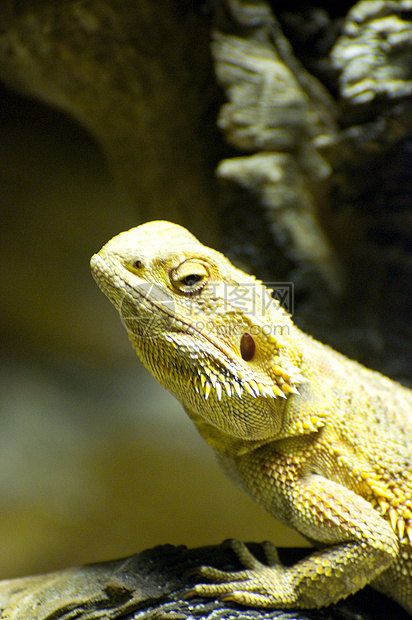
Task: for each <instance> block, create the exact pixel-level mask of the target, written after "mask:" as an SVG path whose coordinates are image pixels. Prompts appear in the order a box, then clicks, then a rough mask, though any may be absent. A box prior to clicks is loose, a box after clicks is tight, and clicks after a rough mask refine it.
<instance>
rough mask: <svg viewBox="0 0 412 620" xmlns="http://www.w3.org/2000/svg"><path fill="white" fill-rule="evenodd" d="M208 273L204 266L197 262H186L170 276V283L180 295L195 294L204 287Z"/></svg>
mask: <svg viewBox="0 0 412 620" xmlns="http://www.w3.org/2000/svg"><path fill="white" fill-rule="evenodd" d="M209 276H210V274H209V271H208V269H207V268H206V266H205V264H204V263H202V262H200V261H197V260H186V261H184V262H183V263H181V264H180V265H179V266H178V267H176V269H173V271H172V272H171V274H170V281H171V283H172V285H173V286H174V288H176V289H177V290H178V291H181V292H182V293H188V294H193V293H197V292H199V291H201V290H202V288H204V286H206V284H207V282H208V279H209Z"/></svg>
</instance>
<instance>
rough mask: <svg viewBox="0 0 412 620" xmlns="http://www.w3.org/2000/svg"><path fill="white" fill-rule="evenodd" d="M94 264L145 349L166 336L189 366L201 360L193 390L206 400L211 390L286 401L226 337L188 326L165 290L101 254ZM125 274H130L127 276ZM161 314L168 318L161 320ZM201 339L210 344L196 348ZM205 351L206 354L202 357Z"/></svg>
mask: <svg viewBox="0 0 412 620" xmlns="http://www.w3.org/2000/svg"><path fill="white" fill-rule="evenodd" d="M90 265H91V270H92V274H93V277H94V279H95V280H96V282H97V284H98V286H99V288H100V289H101V290H102V292H103V293H104V294H105V295H106V296H107V297H108V298H109V299H110V300H111V301H112V303H113V304H114V305H115V306H116V308H117V309H118V311H119V313H120V316H121V319H122V322H123V323H124V325H125V327H126V329H127V331H129V332H130V333H132V334H133V336H134V338H135V339H137V340H139V341H141V343H142V344H143V345H144V340H147V341H149V340H151V341H153V339H155V338H156V337H159V336H161V337H162V338H163V339H165V340H166V341H167V342H168V343H169V345H170V346H171V347H172V348H173V349H174V350H175V355H176V356H178V357H179V358H181V359H182V360H186V362H187V360H188V359H189V360H190V359H192V360H193V362H194V361H195V360H197V363H198V364H199V367H200V369H198V371H199V377H200V378H199V381H194V387H195V389H196V391H197V392H198V393H201V394H202V395H203V396H204V398H205V399H207V398H208V397H209V395H210V393H211V392H212V391H213V392H214V393H215V394H216V395H217V398H218V400H220V399H221V397H222V395H223V393H227V395H228V396H232V395H235V394H236V395H237V396H239V397H240V396H241V394H242V392H243V391H246V392H247V393H248V394H249V395H250V396H252V397H254V398H257V397H258V396H264V397H269V398H277V397H278V396H282V397H285V396H284V395H283V394H279V390H277V391H275V389H274V386H273V383H272V382H270V381H268V380H267V378H266V377H265V376H264V374H261V376H260V377H259V376H258V375H260V373H257V369H256V368H254V369H253V370H252V369H251V368H250V366H249V365H248V363H245V362H243V361H242V360H241V359H239V356H238V355H237V356H236V355H235V353H234V351H233V350H232V348H231V347H230V346H229V345H226V344H225V343H224V342H222V338H221V337H220V341H219V342H218V343H217V342H216V340H217V338H213V337H212V331H211V332H210V333H208V332H207V330H205V329H203V330H202V329H200V328H199V327H198V326H197V324H196V321H192V322H188V320H187V317H184V316H182V314H181V313H178V312H177V311H176V304H175V301H174V298H173V296H172V294H170V293H169V292H168V290H167V289H166V288H165V287H164V286H161V285H158V284H156V283H149V282H147V281H145V280H143V279H141V278H139V277H138V276H137V275H136V274H133V273H131V272H130V271H129V270H128V269H127V267H125V266H124V265H123V264H122V263H121V261H116V260H113V259H111V257H106V256H105V257H103V256H102V255H101V254H95V255H94V256H92V258H91V261H90ZM123 272H125V275H122V274H123ZM131 276H133V278H134V279H135V282H133V283H131V282H130V279H131ZM136 306H141V308H142V311H143V309H145V311H144V315H145V317H144V318H143V319H142V316H139V311H138V310H137V311H136ZM150 308H152V311H150ZM133 310H134V312H133ZM142 315H143V312H142ZM159 316H160V317H163V320H162V319H160V321H159ZM142 326H143V327H142ZM137 328H139V329H137ZM196 340H198V342H200V343H201V342H202V341H203V342H205V343H206V342H207V343H208V346H202V345H201V344H197V345H196V346H195V347H194V346H193V342H194V341H196ZM142 341H143V342H142ZM206 350H207V356H206V355H205V354H204V353H203V352H204V351H206ZM256 378H257V379H258V380H256ZM259 379H260V380H259Z"/></svg>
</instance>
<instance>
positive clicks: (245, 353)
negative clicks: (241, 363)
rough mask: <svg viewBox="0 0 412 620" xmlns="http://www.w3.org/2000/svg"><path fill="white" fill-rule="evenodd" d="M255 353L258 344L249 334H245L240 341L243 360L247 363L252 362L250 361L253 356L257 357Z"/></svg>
mask: <svg viewBox="0 0 412 620" xmlns="http://www.w3.org/2000/svg"><path fill="white" fill-rule="evenodd" d="M255 351H256V344H255V341H254V339H253V338H252V336H251V335H250V334H248V333H246V334H243V336H242V338H241V339H240V354H241V356H242V359H244V360H245V362H250V360H252V359H253V356H254V355H255Z"/></svg>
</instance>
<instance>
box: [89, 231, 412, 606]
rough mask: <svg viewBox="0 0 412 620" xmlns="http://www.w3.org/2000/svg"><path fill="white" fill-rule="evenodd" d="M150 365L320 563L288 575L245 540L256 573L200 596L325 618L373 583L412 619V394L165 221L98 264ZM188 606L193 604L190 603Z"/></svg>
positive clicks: (214, 575) (98, 274)
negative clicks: (299, 321) (316, 611)
mask: <svg viewBox="0 0 412 620" xmlns="http://www.w3.org/2000/svg"><path fill="white" fill-rule="evenodd" d="M91 265H92V271H93V275H94V277H95V279H96V281H97V283H98V285H99V286H100V288H101V289H102V291H103V292H104V293H105V294H106V295H107V296H108V297H109V299H110V300H111V301H112V302H113V304H114V305H115V306H116V308H117V309H118V311H119V313H120V316H121V318H122V321H123V323H124V325H125V327H126V329H127V332H128V335H129V338H130V340H131V342H132V344H133V346H134V348H135V350H136V352H137V354H138V355H139V357H140V359H141V360H142V362H143V363H144V364H145V366H146V367H147V368H148V369H149V370H150V371H151V372H152V373H153V375H154V376H155V377H156V378H157V379H158V381H160V383H161V384H162V385H164V386H165V387H166V388H167V389H168V390H170V391H171V392H172V394H174V395H175V396H176V397H177V398H178V399H179V400H180V402H181V403H182V404H183V406H184V408H185V410H186V411H187V413H188V415H189V416H190V417H191V419H192V420H193V422H194V423H195V425H196V426H197V428H198V430H199V432H200V434H201V435H202V437H204V439H205V440H206V441H207V442H208V443H209V444H210V445H211V446H212V447H213V448H214V450H215V451H216V454H217V456H218V459H219V461H220V463H221V465H222V466H223V468H224V469H225V471H226V473H227V474H228V475H229V476H230V477H231V478H232V479H233V480H234V481H235V482H236V483H237V484H238V485H240V486H241V487H242V488H244V489H245V491H247V492H248V493H249V494H250V495H251V496H252V497H253V498H254V499H255V500H256V501H257V502H258V503H259V504H261V505H262V506H263V507H264V508H265V509H266V510H267V511H268V512H269V513H270V514H272V515H273V516H274V517H276V518H277V519H278V520H280V521H282V522H283V523H286V524H288V525H290V526H291V527H293V528H295V529H296V530H297V531H298V532H300V533H301V534H303V535H304V536H306V537H307V538H308V539H309V540H311V541H312V542H314V544H315V545H316V544H317V545H318V546H319V547H320V548H321V549H320V550H318V551H315V552H314V553H312V554H311V555H310V556H309V557H308V558H306V559H304V560H302V561H301V562H298V563H297V564H295V565H294V566H292V567H290V568H284V567H283V566H282V565H281V564H280V563H279V562H278V560H277V555H276V552H275V550H274V548H273V547H272V546H271V545H269V544H266V550H267V556H268V564H264V565H263V564H261V563H260V562H258V561H257V560H256V559H255V558H254V557H253V556H252V555H251V554H250V552H249V551H248V550H247V548H246V547H245V546H244V545H243V544H242V543H239V542H237V541H232V546H233V549H234V550H235V551H236V553H237V555H238V556H239V558H240V559H241V561H242V563H243V565H244V566H245V570H243V571H240V572H237V573H226V572H223V571H218V570H216V569H214V568H211V567H203V568H202V569H200V570H201V574H202V575H203V576H204V577H206V578H207V579H208V580H209V581H211V582H212V583H205V584H199V585H196V586H195V588H194V591H193V592H194V593H197V594H199V595H206V596H216V595H218V596H220V597H222V598H224V599H225V600H234V601H236V602H238V603H241V604H244V605H248V606H252V607H253V606H266V607H282V608H291V607H295V608H296V607H300V608H317V607H321V606H323V605H328V604H330V603H333V602H336V601H338V600H339V599H341V598H344V597H346V596H348V595H349V594H351V593H353V592H356V591H357V590H358V589H359V588H362V587H363V586H364V585H365V584H367V583H371V585H373V586H374V587H375V588H377V589H378V590H381V591H382V592H384V593H386V594H388V595H389V596H391V597H392V598H394V599H395V600H396V601H398V602H399V603H400V604H401V605H403V607H404V608H405V609H406V610H407V611H408V612H409V613H411V614H412V471H411V456H412V392H411V391H409V390H407V389H406V388H404V387H402V386H400V385H399V384H397V383H395V382H393V381H390V380H389V379H387V378H385V377H383V376H382V375H380V374H379V373H377V372H373V371H371V370H367V369H366V368H364V367H363V366H361V365H360V364H358V363H356V362H354V361H351V360H349V359H347V358H345V357H344V356H343V355H340V354H339V353H337V352H335V351H333V350H332V349H330V348H329V347H327V346H324V345H322V344H320V343H319V342H316V341H315V340H313V339H312V338H310V337H309V336H307V335H306V334H304V333H303V332H301V331H300V330H299V329H298V328H297V327H295V326H294V325H293V323H292V321H291V318H290V316H289V315H288V314H287V313H286V312H285V311H284V310H282V309H281V308H280V306H279V304H278V303H277V302H276V301H275V300H274V299H273V298H272V297H271V296H270V292H269V291H268V289H266V288H265V287H264V286H263V285H262V283H261V282H258V281H257V280H256V279H255V278H253V277H252V276H249V275H246V274H245V273H243V272H242V271H240V270H239V269H236V268H235V267H233V265H231V263H230V262H229V261H228V260H227V259H226V258H225V257H224V256H223V255H222V254H220V253H219V252H216V251H215V250H212V249H210V248H207V247H205V246H203V245H202V244H201V243H199V241H197V239H195V237H193V235H191V234H190V233H189V232H188V231H187V230H185V229H184V228H182V227H181V226H177V225H176V224H171V223H169V222H161V221H159V222H149V223H147V224H143V225H142V226H139V227H137V228H133V229H132V230H130V231H128V232H124V233H121V234H120V235H118V236H117V237H114V238H113V239H112V240H111V241H109V242H108V243H107V244H106V245H105V246H104V247H103V248H102V249H101V250H100V252H99V253H98V254H96V255H95V256H93V258H92V261H91ZM193 592H192V593H193Z"/></svg>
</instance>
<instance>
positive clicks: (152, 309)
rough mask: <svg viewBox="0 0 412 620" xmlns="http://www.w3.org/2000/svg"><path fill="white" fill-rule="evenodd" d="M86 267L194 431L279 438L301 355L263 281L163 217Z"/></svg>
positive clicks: (124, 236) (117, 240)
mask: <svg viewBox="0 0 412 620" xmlns="http://www.w3.org/2000/svg"><path fill="white" fill-rule="evenodd" d="M91 268H92V273H93V276H94V278H95V280H96V282H97V284H98V285H99V287H100V288H101V289H102V291H103V292H104V293H105V294H106V295H107V297H108V298H109V299H110V300H111V301H112V303H113V304H114V305H115V307H116V308H117V310H118V311H119V313H120V316H121V319H122V321H123V324H124V325H125V327H126V329H127V332H128V335H129V338H130V340H131V342H132V344H133V346H134V348H135V350H136V352H137V354H138V355H139V357H140V358H141V360H142V361H143V363H144V364H145V366H146V367H147V368H148V369H149V370H150V371H151V372H152V373H153V375H154V376H155V377H156V378H157V379H158V380H159V382H160V383H161V384H162V385H164V386H165V387H166V388H167V389H168V390H170V391H171V392H172V393H173V394H174V395H175V396H176V397H177V398H178V399H179V400H180V401H181V403H182V404H183V406H184V407H185V409H186V410H187V412H188V413H189V415H190V416H191V417H192V419H193V420H194V421H195V423H196V424H197V425H198V427H199V430H200V426H203V427H205V426H206V427H207V426H209V425H211V427H213V429H214V432H215V431H216V429H218V430H219V431H221V432H223V433H224V434H227V435H228V436H230V437H235V438H238V439H244V438H248V440H254V441H261V440H267V439H268V438H271V437H273V438H275V437H276V436H277V434H278V432H279V429H280V428H281V425H282V412H283V409H284V405H285V402H286V400H287V398H289V397H290V395H291V394H293V393H296V392H297V390H296V387H295V386H296V384H297V383H299V371H298V366H299V361H298V360H297V359H292V358H291V357H290V352H289V353H288V351H289V348H288V347H285V346H283V336H282V335H280V332H281V331H283V332H284V331H285V330H286V331H287V333H289V331H288V330H290V329H291V327H292V323H291V321H290V317H289V315H288V314H287V313H286V312H284V311H283V310H282V309H281V307H280V306H279V304H278V302H277V301H276V300H274V299H273V298H272V297H271V295H270V291H269V290H268V289H266V288H265V287H264V286H263V284H262V283H261V282H259V281H257V280H256V279H255V278H254V277H253V276H250V275H247V274H245V273H243V272H242V271H240V270H239V269H237V268H235V267H234V266H233V265H232V264H231V263H230V262H229V260H228V259H227V258H226V257H225V256H223V255H222V254H221V253H220V252H217V251H216V250H213V249H211V248H208V247H206V246H204V245H202V244H201V243H200V242H199V241H198V240H197V239H196V238H195V237H194V236H193V235H191V234H190V233H189V232H188V231H187V230H186V229H185V228H183V227H181V226H178V225H177V224H172V223H170V222H164V221H154V222H148V223H146V224H142V225H141V226H138V227H137V228H132V229H131V230H129V231H126V232H123V233H121V234H119V235H117V236H116V237H114V238H113V239H111V240H110V241H109V242H108V243H107V244H106V245H105V246H104V247H103V248H102V249H101V250H100V252H99V253H98V254H95V255H94V256H93V257H92V259H91ZM288 355H289V357H288ZM201 432H202V431H201ZM204 433H205V431H204V428H203V432H202V434H204Z"/></svg>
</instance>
